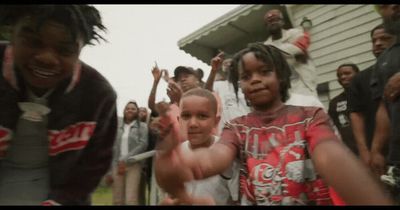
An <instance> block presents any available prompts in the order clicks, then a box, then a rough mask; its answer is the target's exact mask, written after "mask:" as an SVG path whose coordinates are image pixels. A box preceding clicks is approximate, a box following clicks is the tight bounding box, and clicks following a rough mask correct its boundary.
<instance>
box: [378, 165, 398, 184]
mask: <svg viewBox="0 0 400 210" xmlns="http://www.w3.org/2000/svg"><path fill="white" fill-rule="evenodd" d="M381 181H382V182H383V183H385V184H387V185H389V186H391V187H396V188H398V187H400V169H399V168H397V167H395V166H389V168H388V171H387V174H385V175H382V176H381Z"/></svg>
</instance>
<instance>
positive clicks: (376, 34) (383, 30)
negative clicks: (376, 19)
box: [372, 28, 391, 37]
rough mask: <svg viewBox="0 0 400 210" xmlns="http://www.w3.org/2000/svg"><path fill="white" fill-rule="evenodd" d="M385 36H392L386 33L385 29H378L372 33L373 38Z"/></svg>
mask: <svg viewBox="0 0 400 210" xmlns="http://www.w3.org/2000/svg"><path fill="white" fill-rule="evenodd" d="M383 35H388V36H391V35H390V34H387V33H385V29H384V28H378V29H376V30H375V31H374V32H373V33H372V37H377V36H383Z"/></svg>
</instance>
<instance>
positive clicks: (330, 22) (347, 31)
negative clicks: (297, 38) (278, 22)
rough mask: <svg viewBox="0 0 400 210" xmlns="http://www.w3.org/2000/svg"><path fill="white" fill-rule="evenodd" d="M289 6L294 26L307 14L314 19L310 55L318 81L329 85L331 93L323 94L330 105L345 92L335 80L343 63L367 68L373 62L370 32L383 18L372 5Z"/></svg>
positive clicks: (324, 100) (326, 103)
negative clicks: (337, 96) (330, 101)
mask: <svg viewBox="0 0 400 210" xmlns="http://www.w3.org/2000/svg"><path fill="white" fill-rule="evenodd" d="M287 8H288V12H289V13H290V17H291V18H292V22H293V26H294V27H298V26H299V25H300V23H301V21H302V19H303V17H305V16H306V17H308V18H309V19H311V20H312V23H313V27H312V29H311V31H310V32H311V46H310V55H311V57H312V58H313V60H314V63H315V64H316V66H317V72H318V84H321V83H324V82H328V84H329V93H328V94H325V95H321V96H320V100H321V101H322V102H323V103H324V105H325V106H326V108H327V107H328V103H329V100H330V99H332V98H333V97H335V96H336V95H338V94H339V93H341V92H342V91H343V89H342V87H341V86H340V85H339V83H338V82H337V81H336V68H337V67H338V66H339V65H340V64H343V63H349V62H351V63H355V64H356V65H358V67H359V68H360V70H364V69H366V68H367V67H369V66H370V65H372V64H373V63H374V61H375V58H374V56H373V54H372V52H371V48H372V43H371V38H370V31H371V30H372V29H373V28H374V27H375V26H377V25H378V24H380V23H382V20H381V18H380V16H379V15H378V13H376V12H375V10H374V8H373V5H333V4H330V5H311V4H310V5H290V6H289V7H287Z"/></svg>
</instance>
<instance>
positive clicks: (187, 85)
mask: <svg viewBox="0 0 400 210" xmlns="http://www.w3.org/2000/svg"><path fill="white" fill-rule="evenodd" d="M178 85H179V86H180V87H181V88H182V91H183V92H186V91H188V90H190V89H193V88H195V87H198V86H199V79H198V78H197V77H196V75H194V74H190V73H186V72H182V73H180V74H179V77H178Z"/></svg>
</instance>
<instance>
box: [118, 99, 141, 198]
mask: <svg viewBox="0 0 400 210" xmlns="http://www.w3.org/2000/svg"><path fill="white" fill-rule="evenodd" d="M147 145H148V128H147V124H146V123H143V122H141V121H140V120H139V107H138V105H137V103H136V101H129V102H128V103H127V104H126V106H125V109H124V116H123V119H121V120H120V121H119V125H118V133H117V138H116V142H115V145H114V156H113V164H112V178H113V183H112V191H113V204H114V205H138V204H139V192H140V191H139V185H140V176H141V172H142V162H134V163H130V162H129V157H132V156H134V155H137V154H140V153H143V152H145V151H146V149H147Z"/></svg>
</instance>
